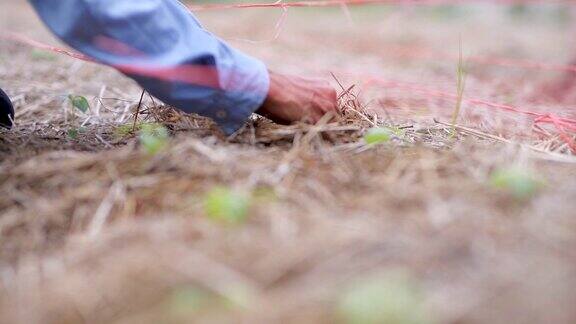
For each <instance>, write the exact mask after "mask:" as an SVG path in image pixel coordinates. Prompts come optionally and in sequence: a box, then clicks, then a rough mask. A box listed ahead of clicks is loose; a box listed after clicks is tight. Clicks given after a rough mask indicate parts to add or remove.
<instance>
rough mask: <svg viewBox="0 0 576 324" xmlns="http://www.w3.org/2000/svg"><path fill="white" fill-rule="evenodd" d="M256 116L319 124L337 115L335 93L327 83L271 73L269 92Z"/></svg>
mask: <svg viewBox="0 0 576 324" xmlns="http://www.w3.org/2000/svg"><path fill="white" fill-rule="evenodd" d="M256 113H258V114H260V115H262V116H265V117H267V118H270V119H271V120H272V121H274V122H277V123H282V124H287V123H291V122H295V121H304V122H308V123H316V122H318V121H319V120H320V118H322V117H323V116H324V115H325V114H327V113H333V114H335V115H336V114H338V99H337V97H336V90H334V88H333V87H332V86H331V85H330V83H329V82H328V81H326V80H322V79H314V78H304V77H298V76H289V75H284V74H278V73H274V72H270V89H269V91H268V96H267V97H266V100H265V101H264V104H263V105H262V107H260V109H258V111H256Z"/></svg>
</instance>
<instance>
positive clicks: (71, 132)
mask: <svg viewBox="0 0 576 324" xmlns="http://www.w3.org/2000/svg"><path fill="white" fill-rule="evenodd" d="M78 133H79V132H78V129H77V128H70V129H69V130H68V137H70V138H71V139H77V138H78Z"/></svg>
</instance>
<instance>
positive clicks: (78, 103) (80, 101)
mask: <svg viewBox="0 0 576 324" xmlns="http://www.w3.org/2000/svg"><path fill="white" fill-rule="evenodd" d="M68 100H70V103H71V104H72V107H74V108H76V109H78V110H80V111H81V112H83V113H85V112H87V111H88V109H90V104H89V103H88V100H87V99H86V98H85V97H83V96H75V95H69V96H68Z"/></svg>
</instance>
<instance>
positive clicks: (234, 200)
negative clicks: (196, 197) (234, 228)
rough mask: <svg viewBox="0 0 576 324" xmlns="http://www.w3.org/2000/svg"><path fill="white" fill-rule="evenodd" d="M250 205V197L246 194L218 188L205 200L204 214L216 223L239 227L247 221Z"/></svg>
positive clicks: (209, 193)
mask: <svg viewBox="0 0 576 324" xmlns="http://www.w3.org/2000/svg"><path fill="white" fill-rule="evenodd" d="M250 203H251V201H250V199H249V197H248V196H246V195H244V194H241V193H238V192H234V191H232V190H230V189H226V188H222V187H217V188H214V189H212V190H211V191H210V192H208V194H207V195H206V197H205V198H204V212H205V213H206V216H208V218H210V219H212V220H214V221H217V222H221V223H224V224H227V225H238V224H242V223H244V222H245V221H246V218H247V217H248V209H249V207H250Z"/></svg>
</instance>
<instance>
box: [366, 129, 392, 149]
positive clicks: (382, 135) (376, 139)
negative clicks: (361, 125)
mask: <svg viewBox="0 0 576 324" xmlns="http://www.w3.org/2000/svg"><path fill="white" fill-rule="evenodd" d="M393 135H394V134H393V132H392V131H391V130H390V129H388V128H381V127H380V128H371V129H369V130H368V132H366V134H365V135H364V142H365V143H366V144H368V145H375V144H380V143H385V142H388V141H390V139H392V136H393Z"/></svg>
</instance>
